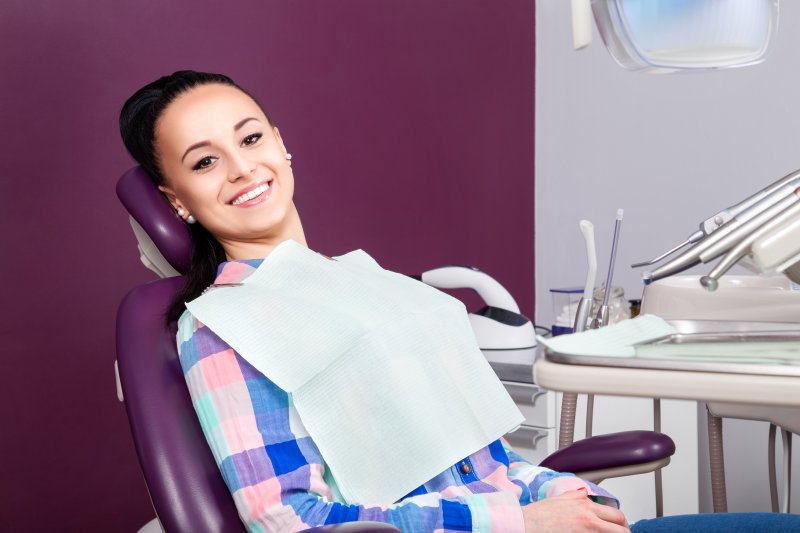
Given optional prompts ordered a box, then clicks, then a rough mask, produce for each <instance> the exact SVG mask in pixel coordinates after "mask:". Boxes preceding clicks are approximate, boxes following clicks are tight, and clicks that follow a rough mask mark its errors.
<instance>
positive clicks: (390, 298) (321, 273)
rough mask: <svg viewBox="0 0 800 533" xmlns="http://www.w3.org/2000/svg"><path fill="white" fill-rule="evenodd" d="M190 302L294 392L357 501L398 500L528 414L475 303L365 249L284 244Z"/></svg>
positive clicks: (344, 490) (347, 493)
mask: <svg viewBox="0 0 800 533" xmlns="http://www.w3.org/2000/svg"><path fill="white" fill-rule="evenodd" d="M186 307H187V308H188V309H189V311H190V312H191V313H192V314H193V315H194V316H195V317H196V318H197V319H198V320H200V321H201V322H202V323H203V324H205V325H206V326H207V327H209V328H211V330H212V331H214V332H215V333H216V334H217V335H218V336H219V337H220V338H221V339H222V340H223V341H225V342H226V343H228V344H229V345H230V346H231V347H232V348H234V349H235V350H236V351H237V352H238V353H239V354H240V355H241V356H242V357H243V358H244V359H246V360H247V361H248V362H249V363H250V364H251V365H253V366H254V367H255V368H256V369H257V370H259V371H260V372H262V373H263V374H264V375H265V376H267V377H268V378H269V379H270V380H272V381H273V382H274V383H275V384H276V385H277V386H279V387H280V388H281V389H283V390H284V391H286V392H287V393H289V394H290V395H291V397H292V401H293V403H294V406H295V407H296V409H297V412H298V414H299V416H300V419H301V421H302V422H303V425H304V426H305V428H306V430H307V431H308V433H309V435H310V436H311V438H312V439H313V441H314V442H315V443H316V445H317V447H318V448H319V451H320V453H321V454H322V457H323V458H324V460H325V462H326V463H327V465H328V467H329V468H330V471H331V474H332V475H333V477H334V478H335V480H336V483H337V485H338V487H339V490H340V491H341V494H342V496H343V497H344V498H345V500H346V501H347V502H350V503H361V504H377V505H389V504H391V503H393V502H396V501H398V500H399V499H400V498H402V497H403V496H405V495H407V494H408V493H409V492H411V491H412V490H414V489H416V488H417V487H419V486H420V485H422V484H424V483H425V482H427V481H429V480H430V479H432V478H433V477H435V476H436V475H438V474H440V473H441V472H443V471H445V470H447V469H448V468H451V467H452V466H453V465H454V464H455V463H457V462H458V461H460V460H462V459H464V458H465V457H467V456H469V455H470V454H472V453H474V452H476V451H477V450H479V449H481V448H483V447H485V446H487V445H488V444H490V443H491V442H493V441H494V440H496V439H497V438H499V437H500V436H502V435H503V434H505V433H508V432H509V431H513V430H514V429H515V428H516V427H518V426H519V425H520V424H521V423H522V421H523V416H522V414H521V413H520V411H519V410H518V409H517V407H516V406H515V405H514V402H513V400H512V399H511V398H510V397H509V395H508V393H507V392H506V391H505V389H504V388H503V386H502V385H501V384H500V381H499V380H498V379H497V377H496V376H495V374H494V372H493V371H492V369H491V368H490V366H489V364H488V362H487V361H486V359H485V358H484V356H483V354H482V353H481V351H480V349H479V348H478V345H477V343H476V341H475V335H474V333H473V331H472V329H471V327H470V324H469V320H468V318H467V312H466V309H465V307H464V304H463V303H461V302H460V301H459V300H457V299H455V298H453V297H451V296H449V295H447V294H445V293H443V292H440V291H438V290H437V289H434V288H433V287H430V286H428V285H425V284H424V283H422V282H420V281H417V280H414V279H412V278H410V277H407V276H405V275H402V274H397V273H395V272H390V271H387V270H384V269H383V268H381V267H380V265H378V263H377V262H376V261H375V260H374V259H372V257H370V256H369V255H368V254H367V253H366V252H364V251H363V250H355V251H352V252H349V253H347V254H345V255H343V256H339V257H337V258H335V260H330V259H327V258H325V257H324V256H322V255H320V254H318V253H316V252H314V251H312V250H309V249H308V248H306V247H305V246H303V245H301V244H299V243H297V242H295V241H291V240H288V241H284V242H282V243H281V244H279V245H278V246H277V247H275V249H274V250H273V251H272V253H270V255H269V256H268V257H267V258H266V259H265V260H264V262H263V263H262V264H261V265H260V266H259V267H258V268H257V269H256V271H255V272H254V273H253V274H251V275H250V276H249V277H248V278H246V279H245V280H244V281H243V283H242V284H241V286H236V287H225V288H215V289H212V290H210V291H209V292H207V293H206V294H204V295H202V296H200V297H199V298H197V299H195V300H193V301H192V302H189V303H187V304H186ZM387 473H389V475H387Z"/></svg>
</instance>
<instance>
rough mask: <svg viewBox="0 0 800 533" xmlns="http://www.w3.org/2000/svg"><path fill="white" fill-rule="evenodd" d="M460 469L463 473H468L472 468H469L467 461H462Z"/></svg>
mask: <svg viewBox="0 0 800 533" xmlns="http://www.w3.org/2000/svg"><path fill="white" fill-rule="evenodd" d="M461 471H462V472H464V474H466V475H469V473H470V472H472V468H470V466H469V463H464V464H462V465H461Z"/></svg>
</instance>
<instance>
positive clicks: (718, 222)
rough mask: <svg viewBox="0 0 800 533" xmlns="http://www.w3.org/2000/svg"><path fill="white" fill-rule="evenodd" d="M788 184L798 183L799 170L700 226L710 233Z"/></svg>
mask: <svg viewBox="0 0 800 533" xmlns="http://www.w3.org/2000/svg"><path fill="white" fill-rule="evenodd" d="M790 184H794V186H795V187H796V186H798V185H800V170H795V171H794V172H792V173H791V174H787V175H786V176H784V177H782V178H781V179H779V180H778V181H776V182H774V183H771V184H770V185H767V186H766V187H764V188H763V189H761V190H760V191H758V192H756V193H755V194H753V195H751V196H749V197H747V198H745V199H744V200H742V201H741V202H739V203H738V204H734V205H732V206H730V207H728V208H726V209H723V210H722V211H720V212H719V213H717V214H716V215H714V216H712V217H710V218H707V219H706V220H704V221H703V222H702V223H701V224H700V228H701V229H702V230H703V231H704V232H705V233H706V234H710V233H712V232H713V231H714V230H716V229H717V228H718V227H719V226H722V225H723V224H725V223H726V222H728V221H729V220H730V219H732V218H734V217H735V216H736V215H738V214H739V213H741V212H742V211H744V210H745V209H747V208H749V207H751V206H752V205H754V204H756V203H758V202H760V201H761V200H762V199H764V198H765V197H767V196H769V195H771V194H772V193H774V192H775V191H777V190H778V189H780V188H782V187H785V186H787V185H790Z"/></svg>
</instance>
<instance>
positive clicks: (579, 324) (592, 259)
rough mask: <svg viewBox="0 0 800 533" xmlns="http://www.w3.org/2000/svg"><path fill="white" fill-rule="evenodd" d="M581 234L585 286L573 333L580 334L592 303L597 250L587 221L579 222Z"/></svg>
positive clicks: (584, 326) (591, 226)
mask: <svg viewBox="0 0 800 533" xmlns="http://www.w3.org/2000/svg"><path fill="white" fill-rule="evenodd" d="M579 226H580V229H581V234H582V235H583V241H584V243H585V244H586V261H587V263H588V269H587V271H586V285H585V286H584V288H583V297H582V298H581V300H580V302H579V303H578V311H577V312H576V313H575V325H574V327H573V331H574V332H575V333H580V332H581V331H584V330H586V328H587V326H588V325H589V313H590V312H591V310H592V302H594V296H593V295H594V283H595V280H596V278H597V250H596V249H595V245H594V224H592V223H591V222H589V221H588V220H581V221H580V224H579Z"/></svg>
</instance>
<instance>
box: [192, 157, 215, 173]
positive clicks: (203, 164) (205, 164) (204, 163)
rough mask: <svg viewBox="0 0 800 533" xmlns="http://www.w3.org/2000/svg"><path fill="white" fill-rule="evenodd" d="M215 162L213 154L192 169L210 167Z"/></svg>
mask: <svg viewBox="0 0 800 533" xmlns="http://www.w3.org/2000/svg"><path fill="white" fill-rule="evenodd" d="M212 163H214V158H213V157H211V156H207V157H204V158H203V159H201V160H200V161H198V162H197V163H195V165H194V166H193V167H192V170H203V169H204V168H207V167H210V166H211V164H212Z"/></svg>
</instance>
